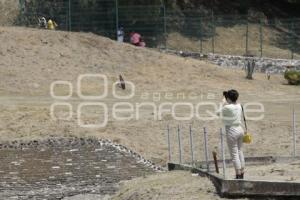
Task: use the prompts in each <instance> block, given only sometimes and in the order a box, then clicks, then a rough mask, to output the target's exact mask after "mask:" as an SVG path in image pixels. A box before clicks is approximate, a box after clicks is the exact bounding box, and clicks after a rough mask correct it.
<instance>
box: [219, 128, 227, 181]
mask: <svg viewBox="0 0 300 200" xmlns="http://www.w3.org/2000/svg"><path fill="white" fill-rule="evenodd" d="M220 137H221V152H222V161H223V178H224V179H226V160H225V147H224V138H223V129H222V128H221V129H220Z"/></svg>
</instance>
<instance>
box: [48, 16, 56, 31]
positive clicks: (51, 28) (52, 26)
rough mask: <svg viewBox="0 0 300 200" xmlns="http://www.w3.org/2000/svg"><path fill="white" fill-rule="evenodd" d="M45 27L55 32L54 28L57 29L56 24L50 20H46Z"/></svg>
mask: <svg viewBox="0 0 300 200" xmlns="http://www.w3.org/2000/svg"><path fill="white" fill-rule="evenodd" d="M47 25H48V26H47V27H48V29H49V30H55V29H56V27H57V24H56V22H55V21H54V20H52V19H49V20H48V23H47Z"/></svg>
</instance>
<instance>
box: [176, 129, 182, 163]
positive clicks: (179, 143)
mask: <svg viewBox="0 0 300 200" xmlns="http://www.w3.org/2000/svg"><path fill="white" fill-rule="evenodd" d="M177 133H178V145H179V146H178V148H179V163H180V164H181V163H182V152H181V136H180V134H181V133H180V127H179V125H178V129H177Z"/></svg>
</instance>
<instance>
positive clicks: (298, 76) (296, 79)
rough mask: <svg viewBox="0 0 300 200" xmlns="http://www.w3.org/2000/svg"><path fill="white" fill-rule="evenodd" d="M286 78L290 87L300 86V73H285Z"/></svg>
mask: <svg viewBox="0 0 300 200" xmlns="http://www.w3.org/2000/svg"><path fill="white" fill-rule="evenodd" d="M284 78H285V79H286V80H288V82H289V84H290V85H300V71H296V70H287V71H286V72H285V73H284Z"/></svg>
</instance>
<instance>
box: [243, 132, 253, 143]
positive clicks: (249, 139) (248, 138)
mask: <svg viewBox="0 0 300 200" xmlns="http://www.w3.org/2000/svg"><path fill="white" fill-rule="evenodd" d="M243 142H244V143H245V144H251V142H252V136H251V135H250V134H249V133H247V132H246V133H245V135H244V136H243Z"/></svg>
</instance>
